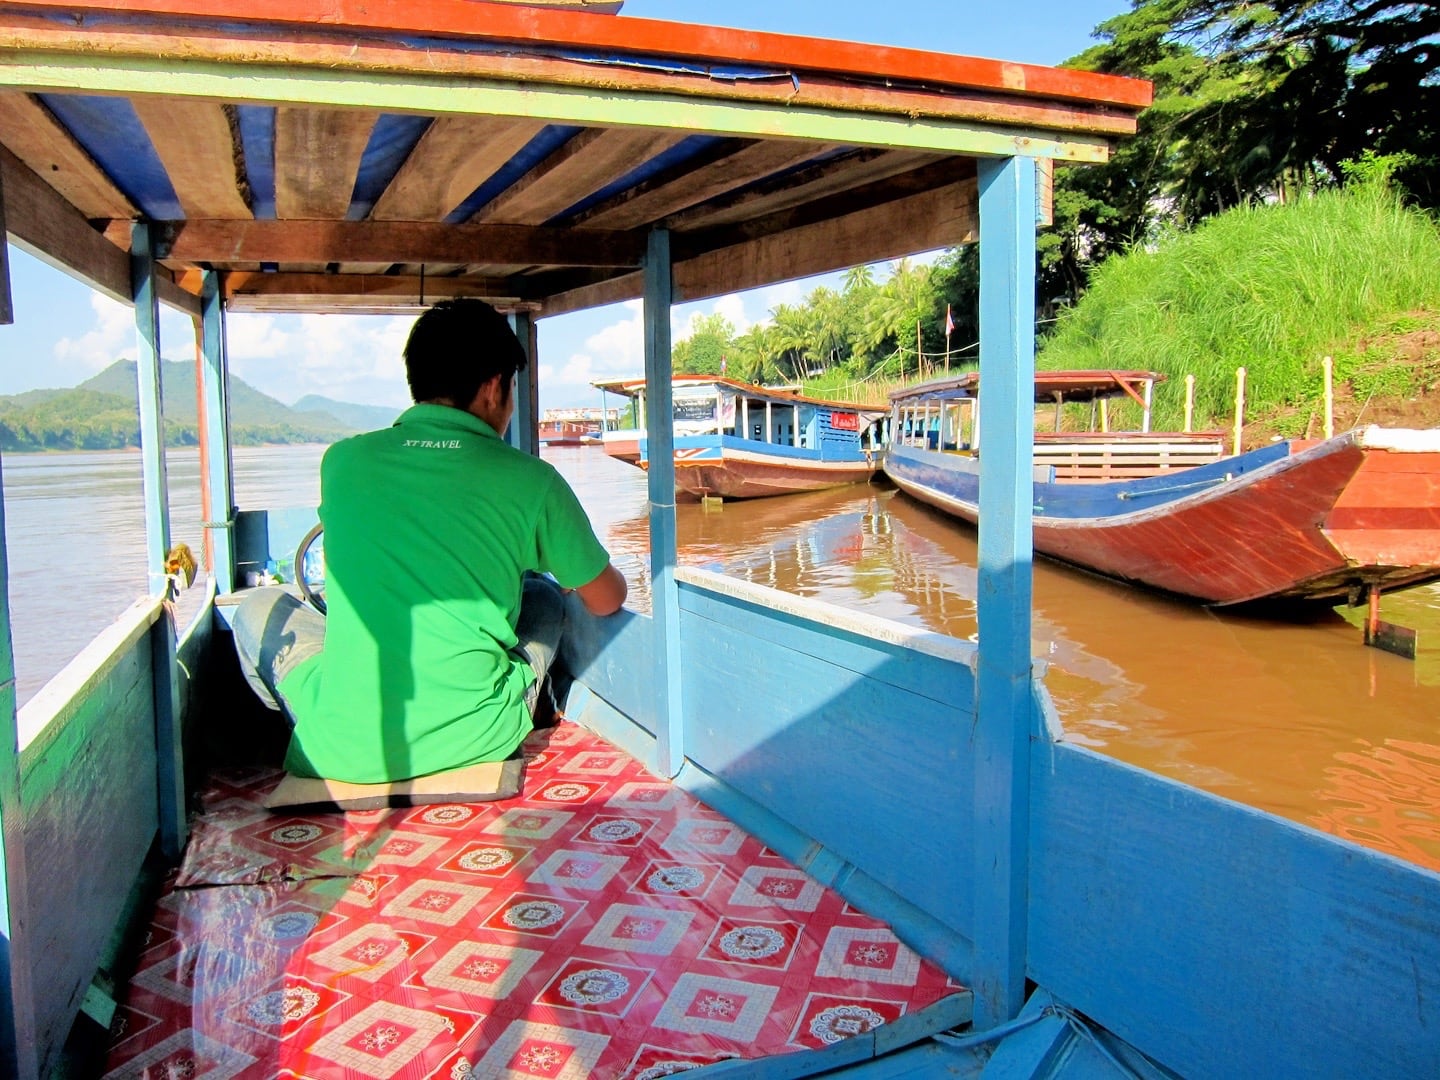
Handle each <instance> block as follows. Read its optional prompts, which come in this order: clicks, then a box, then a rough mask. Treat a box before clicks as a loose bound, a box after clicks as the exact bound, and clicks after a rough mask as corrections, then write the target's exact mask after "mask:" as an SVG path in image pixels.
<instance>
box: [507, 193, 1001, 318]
mask: <svg viewBox="0 0 1440 1080" xmlns="http://www.w3.org/2000/svg"><path fill="white" fill-rule="evenodd" d="M978 199H979V197H978V193H977V187H976V181H975V179H974V178H973V177H970V178H966V179H962V180H960V181H959V182H957V183H952V184H949V185H947V186H945V187H941V188H933V189H931V190H928V191H923V192H920V193H918V194H914V195H910V196H907V197H905V198H899V199H894V200H892V201H890V202H886V203H883V204H881V205H878V206H872V207H867V208H865V209H863V210H857V211H856V212H854V213H851V214H847V215H844V216H843V217H838V218H833V219H831V220H829V221H817V222H814V223H812V224H806V225H802V226H800V227H798V228H794V229H791V230H789V231H787V232H782V233H774V234H770V235H766V236H762V237H759V238H756V239H752V240H746V241H743V242H741V243H737V244H735V245H733V246H731V247H726V248H719V249H715V250H710V251H705V252H702V253H699V254H696V255H694V256H692V257H689V258H684V259H680V260H677V261H676V263H675V268H674V277H673V280H674V285H675V302H676V303H681V302H686V301H691V300H704V299H707V298H709V297H713V296H723V295H725V294H726V293H732V292H740V291H742V290H744V289H754V288H758V287H760V286H762V285H770V284H774V283H776V282H780V281H790V280H793V279H795V278H802V277H809V276H811V275H813V274H825V273H829V272H831V271H834V270H843V269H846V268H848V267H851V266H855V265H856V264H858V263H862V262H867V261H878V260H883V259H898V258H902V257H904V256H907V255H916V254H919V253H920V252H923V251H934V250H936V249H938V248H943V247H951V246H953V245H956V244H964V243H970V242H972V241H974V240H975V238H976V236H977V235H978V232H979V201H978ZM549 285H550V288H549V289H548V290H547V289H546V288H545V283H544V282H542V281H538V280H537V281H536V282H535V283H534V285H533V286H532V287H533V288H536V289H537V290H539V291H541V292H545V291H548V292H549V293H550V295H549V297H548V298H547V299H546V301H545V309H544V311H543V313H542V315H543V316H550V315H563V314H566V313H568V312H571V311H581V310H584V309H586V308H591V307H598V306H600V305H601V304H613V303H617V302H619V301H622V300H632V299H634V298H635V297H637V296H640V295H641V293H642V291H643V282H642V280H641V275H640V274H639V273H628V274H624V275H621V276H619V277H615V278H611V279H609V280H607V281H602V282H598V283H594V284H587V285H580V286H578V287H568V288H567V287H566V286H567V285H572V286H573V283H571V282H566V281H565V280H564V279H558V280H552V281H551V282H549Z"/></svg>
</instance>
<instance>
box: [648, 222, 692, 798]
mask: <svg viewBox="0 0 1440 1080" xmlns="http://www.w3.org/2000/svg"><path fill="white" fill-rule="evenodd" d="M672 297H673V288H672V286H671V281H670V233H669V232H668V231H666V230H664V229H656V230H655V231H654V232H652V233H651V234H650V241H649V244H648V245H647V247H646V251H645V396H646V405H645V411H646V414H647V416H648V417H649V421H648V423H647V426H646V429H645V457H646V459H647V460H648V461H649V463H650V464H649V468H648V470H647V473H648V482H649V492H650V581H651V593H652V596H651V601H650V602H651V608H652V614H653V617H654V629H655V658H656V663H657V664H658V669H657V670H656V671H655V676H656V679H655V685H656V687H657V692H658V693H659V695H660V700H659V701H658V702H657V703H656V709H655V717H656V720H655V724H656V731H655V742H656V746H655V759H656V760H655V770H656V771H657V772H658V773H660V774H661V775H662V776H674V775H675V774H676V773H678V772H679V771H680V766H681V764H683V763H684V760H685V745H684V740H683V738H682V730H683V729H682V724H681V719H682V716H683V714H682V712H681V707H680V594H679V590H678V587H677V586H676V584H675V562H676V555H675V552H676V543H677V541H676V534H675V426H674V423H673V421H672V420H671V417H672V416H673V414H674V410H673V408H672V406H671V403H670V402H671V394H670V389H671V388H670V371H671V367H670V363H671V362H670V307H671V304H672V302H673V301H672Z"/></svg>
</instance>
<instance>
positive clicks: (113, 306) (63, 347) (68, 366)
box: [54, 292, 163, 380]
mask: <svg viewBox="0 0 1440 1080" xmlns="http://www.w3.org/2000/svg"><path fill="white" fill-rule="evenodd" d="M90 310H91V312H92V313H93V314H94V316H95V325H94V327H93V328H91V329H90V330H87V331H86V332H85V333H83V334H79V335H77V336H75V337H62V338H60V339H59V340H58V341H56V342H55V348H54V354H55V359H56V361H57V362H58V363H59V365H60V367H61V368H62V369H65V370H70V371H76V372H79V373H80V374H79V376H78V377H79V379H81V380H83V379H86V378H89V377H90V376H91V375H94V374H96V373H97V372H100V371H103V370H104V369H105V368H107V367H109V366H110V365H111V364H113V363H114V362H115V361H116V360H119V359H122V358H124V359H127V360H134V359H135V352H136V341H135V316H134V313H133V312H132V310H131V309H130V308H128V307H126V306H125V305H124V304H121V303H119V302H117V301H115V300H111V299H110V298H109V297H107V296H104V295H102V294H100V293H98V292H96V293H91V294H90ZM162 339H163V330H162Z"/></svg>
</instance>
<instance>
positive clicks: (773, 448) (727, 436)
mask: <svg viewBox="0 0 1440 1080" xmlns="http://www.w3.org/2000/svg"><path fill="white" fill-rule="evenodd" d="M595 385H596V386H597V387H599V388H600V390H602V391H603V392H606V393H616V394H620V395H622V396H624V397H628V398H631V399H633V400H634V401H635V408H636V417H637V421H636V423H637V429H636V430H633V431H614V432H607V433H606V435H605V443H604V445H605V449H606V452H607V453H609V454H610V455H611V456H613V457H616V458H619V459H620V460H622V461H626V462H628V463H630V464H632V465H638V466H640V468H642V469H643V468H647V467H648V466H649V463H650V459H649V442H648V440H647V438H646V435H645V430H644V429H645V424H646V419H645V417H646V409H645V380H644V379H613V380H607V381H604V382H597V383H595ZM671 394H672V397H671V401H672V412H673V416H674V437H673V447H674V454H675V488H676V493H677V495H682V496H687V497H689V498H692V499H698V498H718V499H753V498H760V497H763V496H769V495H787V494H794V493H796V492H801V491H821V490H824V489H825V488H833V487H843V486H844V485H846V484H859V483H864V482H865V481H867V480H869V479H870V478H871V477H872V476H874V475H875V473H876V472H877V471H878V469H879V467H880V449H881V447H882V445H883V441H884V440H883V424H884V420H885V417H886V415H887V413H888V410H887V409H884V408H879V407H875V406H867V405H858V404H854V403H851V402H843V401H827V400H825V399H823V398H812V397H807V396H805V395H803V394H800V393H798V392H796V391H795V390H793V389H786V388H777V387H766V386H756V385H754V384H752V383H746V382H741V381H739V380H737V379H727V378H725V377H724V376H712V375H676V376H674V378H673V380H672V383H671Z"/></svg>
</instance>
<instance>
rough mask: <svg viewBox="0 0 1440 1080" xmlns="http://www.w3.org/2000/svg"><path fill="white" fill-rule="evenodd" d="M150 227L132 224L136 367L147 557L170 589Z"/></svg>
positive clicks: (160, 587) (153, 579)
mask: <svg viewBox="0 0 1440 1080" xmlns="http://www.w3.org/2000/svg"><path fill="white" fill-rule="evenodd" d="M154 251H155V248H154V246H153V243H152V242H151V238H150V226H149V225H147V224H146V223H145V222H143V221H137V222H135V223H134V224H132V225H131V226H130V295H131V297H132V298H133V299H134V301H135V344H136V352H135V369H136V379H137V381H138V386H139V392H140V458H141V463H142V466H143V471H144V477H145V562H146V565H147V566H148V567H149V569H150V592H151V595H153V596H160V595H162V594H163V593H164V592H165V584H166V577H165V553H166V552H168V551H169V550H170V506H169V496H168V494H167V492H168V486H167V484H166V480H165V410H164V406H163V404H162V401H163V392H162V386H161V375H160V300H159V295H158V292H157V290H156V288H155V256H154Z"/></svg>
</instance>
